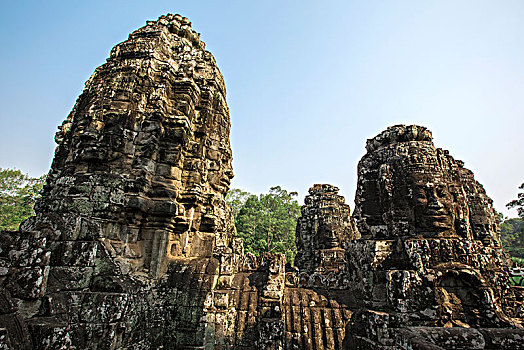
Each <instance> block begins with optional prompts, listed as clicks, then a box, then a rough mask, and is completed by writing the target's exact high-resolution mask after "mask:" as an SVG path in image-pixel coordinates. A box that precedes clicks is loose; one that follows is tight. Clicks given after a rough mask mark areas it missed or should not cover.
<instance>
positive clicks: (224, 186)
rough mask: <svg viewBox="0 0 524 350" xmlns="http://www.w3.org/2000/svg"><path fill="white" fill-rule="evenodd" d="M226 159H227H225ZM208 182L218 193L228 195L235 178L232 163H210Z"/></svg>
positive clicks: (220, 160)
mask: <svg viewBox="0 0 524 350" xmlns="http://www.w3.org/2000/svg"><path fill="white" fill-rule="evenodd" d="M224 158H225V157H224ZM207 170H208V175H207V180H208V181H209V183H210V184H211V186H212V187H213V188H214V189H215V190H216V191H218V192H220V193H223V194H226V193H227V191H228V190H229V186H230V184H231V179H232V178H233V167H232V165H231V161H230V160H228V161H222V159H218V160H216V161H209V162H208V169H207Z"/></svg>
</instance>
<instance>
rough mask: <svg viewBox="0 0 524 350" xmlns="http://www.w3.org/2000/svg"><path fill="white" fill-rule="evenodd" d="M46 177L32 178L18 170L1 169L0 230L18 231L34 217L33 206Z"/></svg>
mask: <svg viewBox="0 0 524 350" xmlns="http://www.w3.org/2000/svg"><path fill="white" fill-rule="evenodd" d="M45 177H46V176H45V175H42V176H41V177H38V178H32V177H29V176H28V175H27V174H22V172H21V171H20V170H18V169H1V168H0V230H17V229H18V226H19V225H20V223H21V222H22V221H24V220H25V219H27V218H28V217H30V216H31V215H34V211H33V206H34V204H35V200H36V198H38V196H39V192H40V190H41V189H42V187H43V185H44V182H45Z"/></svg>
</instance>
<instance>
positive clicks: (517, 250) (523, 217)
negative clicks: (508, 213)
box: [500, 183, 524, 258]
mask: <svg viewBox="0 0 524 350" xmlns="http://www.w3.org/2000/svg"><path fill="white" fill-rule="evenodd" d="M519 188H520V189H524V183H523V184H522V185H520V187H519ZM506 207H508V208H509V209H511V208H516V209H517V213H518V215H519V218H513V219H506V220H504V221H503V222H502V224H501V225H500V237H501V240H502V245H503V246H504V248H506V250H507V251H508V252H509V253H510V255H511V256H514V257H520V258H524V192H521V193H519V194H518V196H517V199H515V200H512V201H511V202H509V203H508V204H506Z"/></svg>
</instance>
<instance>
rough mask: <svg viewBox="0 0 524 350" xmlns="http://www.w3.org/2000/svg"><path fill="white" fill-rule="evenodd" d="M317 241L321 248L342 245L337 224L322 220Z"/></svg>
mask: <svg viewBox="0 0 524 350" xmlns="http://www.w3.org/2000/svg"><path fill="white" fill-rule="evenodd" d="M317 241H318V245H319V247H320V248H321V249H333V248H338V247H339V246H340V240H339V238H338V237H337V232H336V225H334V224H333V223H332V222H322V223H321V224H320V227H319V228H318V232H317Z"/></svg>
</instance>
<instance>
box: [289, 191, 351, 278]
mask: <svg viewBox="0 0 524 350" xmlns="http://www.w3.org/2000/svg"><path fill="white" fill-rule="evenodd" d="M304 202H305V205H304V206H303V207H302V216H301V217H300V218H299V219H298V221H297V230H296V241H297V255H296V257H295V266H297V267H298V268H299V270H300V271H301V272H302V271H306V272H309V273H313V272H315V271H316V272H329V271H331V270H339V269H340V268H342V267H343V265H344V262H345V258H344V253H345V247H346V245H347V243H348V242H349V241H350V240H352V239H355V238H357V237H358V233H357V229H356V226H355V223H354V221H353V218H352V217H351V212H350V208H349V205H347V204H345V203H344V197H342V196H340V195H339V194H338V187H336V186H332V185H328V184H322V185H320V184H316V185H314V186H313V187H311V188H310V189H309V195H307V196H306V198H305V199H304Z"/></svg>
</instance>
